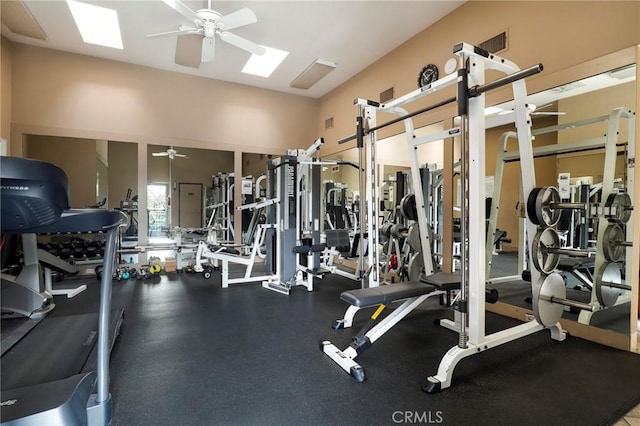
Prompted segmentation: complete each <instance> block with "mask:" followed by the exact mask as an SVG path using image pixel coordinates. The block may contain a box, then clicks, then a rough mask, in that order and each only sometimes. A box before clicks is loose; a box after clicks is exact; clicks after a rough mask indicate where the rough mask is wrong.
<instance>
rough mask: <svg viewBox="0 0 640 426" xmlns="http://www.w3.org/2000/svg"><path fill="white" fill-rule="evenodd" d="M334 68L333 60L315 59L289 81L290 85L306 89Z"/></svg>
mask: <svg viewBox="0 0 640 426" xmlns="http://www.w3.org/2000/svg"><path fill="white" fill-rule="evenodd" d="M335 68H336V64H335V62H330V61H325V60H324V59H316V60H315V61H313V62H312V63H311V65H309V66H308V67H307V69H305V70H304V71H302V73H301V74H300V75H299V76H297V77H296V78H295V80H293V81H292V82H291V87H294V88H296V89H308V88H310V87H311V86H313V85H314V84H316V83H317V82H318V81H320V80H321V79H322V78H323V77H324V76H325V75H327V74H329V73H330V72H331V71H333V70H334V69H335Z"/></svg>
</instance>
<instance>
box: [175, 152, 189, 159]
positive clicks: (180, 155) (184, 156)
mask: <svg viewBox="0 0 640 426" xmlns="http://www.w3.org/2000/svg"><path fill="white" fill-rule="evenodd" d="M173 156H174V157H182V158H189V157H187V156H186V155H185V154H177V153H176V154H173Z"/></svg>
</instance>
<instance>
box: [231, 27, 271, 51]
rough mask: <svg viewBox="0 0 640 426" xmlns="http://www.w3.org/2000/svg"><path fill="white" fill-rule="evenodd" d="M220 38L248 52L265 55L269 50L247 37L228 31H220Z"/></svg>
mask: <svg viewBox="0 0 640 426" xmlns="http://www.w3.org/2000/svg"><path fill="white" fill-rule="evenodd" d="M220 38H221V39H222V40H223V41H226V42H227V43H229V44H232V45H234V46H236V47H239V48H240V49H242V50H246V51H247V52H249V53H252V54H254V55H264V53H265V52H266V51H267V49H265V48H264V47H262V46H259V45H257V44H255V43H253V42H251V41H249V40H247V39H245V38H242V37H239V36H237V35H235V34H233V33H230V32H228V31H222V32H220Z"/></svg>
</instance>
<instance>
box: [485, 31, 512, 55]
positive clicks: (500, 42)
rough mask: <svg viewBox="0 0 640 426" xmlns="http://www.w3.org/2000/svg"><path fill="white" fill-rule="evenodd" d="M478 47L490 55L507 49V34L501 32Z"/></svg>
mask: <svg viewBox="0 0 640 426" xmlns="http://www.w3.org/2000/svg"><path fill="white" fill-rule="evenodd" d="M478 47H479V48H481V49H484V50H486V51H487V52H489V53H498V52H500V51H502V50H505V49H506V48H507V32H506V31H504V32H501V33H500V34H498V35H497V36H494V37H491V38H490V39H489V40H485V41H483V42H482V43H480V44H478Z"/></svg>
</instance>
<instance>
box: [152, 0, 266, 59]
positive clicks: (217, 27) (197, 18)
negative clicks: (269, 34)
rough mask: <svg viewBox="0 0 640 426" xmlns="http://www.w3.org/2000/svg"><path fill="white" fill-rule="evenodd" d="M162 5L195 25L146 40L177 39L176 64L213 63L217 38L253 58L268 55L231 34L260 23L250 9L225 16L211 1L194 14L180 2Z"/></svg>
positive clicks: (264, 50) (154, 35)
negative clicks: (244, 51)
mask: <svg viewBox="0 0 640 426" xmlns="http://www.w3.org/2000/svg"><path fill="white" fill-rule="evenodd" d="M162 1H163V2H164V3H166V4H167V5H168V6H170V7H171V8H173V9H174V10H175V11H176V12H178V13H179V14H181V15H182V16H183V17H184V18H186V19H187V20H189V22H191V25H192V26H185V25H180V26H178V29H177V30H175V31H168V32H163V33H158V34H150V35H148V36H147V37H148V38H160V37H172V36H177V37H178V41H177V43H176V55H175V63H176V64H178V65H184V66H186V67H191V68H198V67H200V64H201V63H203V62H204V63H206V62H211V61H213V60H214V58H215V42H216V37H219V38H220V39H221V40H222V41H224V42H226V43H229V44H231V45H233V46H236V47H238V48H240V49H242V50H246V51H247V52H249V53H251V54H254V55H263V54H264V53H265V52H266V49H265V48H264V47H262V46H259V45H257V44H255V43H253V42H251V41H249V40H247V39H244V38H242V37H239V36H237V35H235V34H233V33H231V32H229V30H231V29H234V28H238V27H242V26H245V25H249V24H253V23H254V22H257V21H258V18H257V17H256V15H255V13H253V11H252V10H251V9H249V8H246V7H245V8H242V9H239V10H237V11H235V12H232V13H230V14H228V15H222V14H220V13H218V12H216V11H215V10H212V9H211V0H208V7H207V9H199V10H197V11H193V10H192V9H190V8H189V7H187V6H186V5H185V4H184V3H182V2H181V1H180V0H162Z"/></svg>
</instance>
